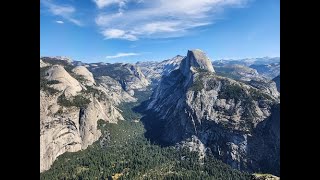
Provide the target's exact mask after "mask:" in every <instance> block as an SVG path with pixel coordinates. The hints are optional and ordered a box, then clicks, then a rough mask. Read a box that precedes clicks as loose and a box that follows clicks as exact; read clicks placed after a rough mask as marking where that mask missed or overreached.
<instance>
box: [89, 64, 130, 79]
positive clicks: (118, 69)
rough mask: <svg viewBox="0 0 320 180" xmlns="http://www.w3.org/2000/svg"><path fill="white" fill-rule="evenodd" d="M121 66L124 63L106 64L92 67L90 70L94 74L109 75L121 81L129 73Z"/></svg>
mask: <svg viewBox="0 0 320 180" xmlns="http://www.w3.org/2000/svg"><path fill="white" fill-rule="evenodd" d="M123 66H124V64H121V63H115V64H107V65H103V66H100V67H98V68H95V69H92V71H93V73H94V75H95V76H109V77H112V78H113V79H115V80H117V81H121V80H124V79H125V78H126V77H127V76H130V75H131V73H130V71H129V70H128V69H127V68H125V67H123Z"/></svg>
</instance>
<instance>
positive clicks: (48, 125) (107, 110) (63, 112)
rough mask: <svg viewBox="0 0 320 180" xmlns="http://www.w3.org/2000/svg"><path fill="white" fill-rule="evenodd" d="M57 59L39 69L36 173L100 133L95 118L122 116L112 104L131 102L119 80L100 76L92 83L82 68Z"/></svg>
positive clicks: (89, 142)
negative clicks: (107, 79)
mask: <svg viewBox="0 0 320 180" xmlns="http://www.w3.org/2000/svg"><path fill="white" fill-rule="evenodd" d="M56 62H58V63H59V65H55V63H56ZM60 62H61V61H60V60H54V61H51V59H50V63H48V64H47V66H42V67H41V68H40V85H41V86H40V172H43V171H45V170H48V169H49V168H50V166H51V165H52V163H53V162H54V161H55V160H56V159H57V157H58V156H59V155H61V154H63V153H65V152H75V151H79V150H82V149H86V148H87V147H88V146H89V145H91V144H92V143H93V142H95V141H96V140H98V139H99V137H100V135H101V132H100V130H98V129H97V121H98V120H99V119H102V120H104V121H107V122H110V123H117V121H118V120H123V117H122V115H121V114H120V112H119V111H118V109H117V107H116V106H117V105H118V104H119V103H121V102H130V101H135V99H134V98H133V97H131V96H129V95H128V94H127V93H126V92H124V91H123V90H122V88H121V85H120V84H119V83H118V84H116V86H113V85H112V83H111V84H109V85H107V84H106V81H104V80H101V79H99V82H98V83H96V82H95V80H94V79H93V78H92V75H91V74H90V72H89V71H88V70H87V69H85V68H84V67H76V68H75V67H71V66H69V65H70V64H69V63H68V64H60ZM62 62H64V61H62ZM40 66H41V62H40ZM65 68H68V69H69V70H70V72H67V71H66V70H65ZM71 69H72V71H71ZM73 76H75V77H73ZM76 76H81V77H82V78H81V79H84V80H85V81H83V82H79V81H78V80H77V79H76V78H78V77H76ZM102 79H103V77H102ZM101 81H102V82H101ZM111 81H112V80H111ZM100 82H101V84H100ZM112 82H113V83H114V82H116V83H117V81H115V80H113V81H112ZM82 83H83V84H82ZM88 83H89V84H88ZM86 86H87V88H86ZM88 86H89V87H88Z"/></svg>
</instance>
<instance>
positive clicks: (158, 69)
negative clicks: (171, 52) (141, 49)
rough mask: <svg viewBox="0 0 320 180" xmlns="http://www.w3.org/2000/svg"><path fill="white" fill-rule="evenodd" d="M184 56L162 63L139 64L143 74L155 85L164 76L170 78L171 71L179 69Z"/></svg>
mask: <svg viewBox="0 0 320 180" xmlns="http://www.w3.org/2000/svg"><path fill="white" fill-rule="evenodd" d="M183 58H184V56H180V55H177V56H175V57H173V58H171V59H167V60H164V61H161V62H150V61H148V62H137V63H136V65H137V66H139V67H140V69H141V72H142V73H143V74H144V75H145V77H146V78H147V79H149V81H150V82H152V83H153V84H158V82H159V81H160V79H161V77H162V76H168V75H169V74H170V72H171V71H173V70H176V69H178V68H179V66H180V63H181V61H182V59H183Z"/></svg>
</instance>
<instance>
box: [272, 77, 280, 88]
mask: <svg viewBox="0 0 320 180" xmlns="http://www.w3.org/2000/svg"><path fill="white" fill-rule="evenodd" d="M272 80H273V81H274V82H275V83H276V86H277V90H278V91H279V92H280V75H279V76H277V77H275V78H273V79H272Z"/></svg>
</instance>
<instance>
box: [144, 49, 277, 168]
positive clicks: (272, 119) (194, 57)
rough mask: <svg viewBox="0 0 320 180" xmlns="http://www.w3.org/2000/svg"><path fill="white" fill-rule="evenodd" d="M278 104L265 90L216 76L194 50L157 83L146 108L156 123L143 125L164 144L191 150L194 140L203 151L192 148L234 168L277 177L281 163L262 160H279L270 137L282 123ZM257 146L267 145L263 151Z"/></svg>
mask: <svg viewBox="0 0 320 180" xmlns="http://www.w3.org/2000/svg"><path fill="white" fill-rule="evenodd" d="M279 102H280V101H279V99H278V96H277V95H273V94H272V93H269V92H268V91H263V90H260V89H257V88H256V87H253V86H250V85H248V84H244V83H241V82H238V81H235V80H232V79H229V78H225V77H220V76H217V75H216V74H215V73H214V69H213V67H212V64H211V62H210V60H209V59H208V58H207V57H206V55H205V53H203V52H202V51H200V50H192V51H188V55H187V57H185V58H184V59H183V60H182V62H181V65H180V67H179V69H177V70H175V71H172V72H171V73H170V74H169V76H167V77H163V78H162V80H161V81H160V83H159V86H158V87H157V89H156V90H155V92H154V94H153V96H152V98H151V100H150V101H149V104H148V107H147V109H148V111H149V113H151V114H153V116H154V117H156V118H153V120H149V122H146V126H147V127H149V130H150V129H152V126H156V127H154V128H159V129H160V130H159V132H158V134H157V135H156V137H157V138H158V139H160V140H161V141H162V142H164V143H170V144H175V143H181V142H186V143H188V142H189V145H190V142H193V141H195V139H196V140H199V141H200V143H197V144H200V145H201V144H204V146H205V148H194V149H201V151H203V152H206V151H211V152H212V153H213V154H214V155H215V156H216V157H218V158H220V159H221V160H223V161H224V162H226V163H228V164H230V165H231V166H232V167H234V168H237V169H242V170H249V171H253V170H255V171H258V170H260V171H272V172H271V173H275V174H278V173H279V164H280V163H279V159H268V158H266V157H267V156H273V157H279V133H274V132H279V126H277V125H274V124H277V123H278V122H279V121H280V118H279V117H278V116H279V115H273V112H274V111H275V110H274V109H275V108H274V107H275V106H276V104H278V103H279ZM267 121H268V123H267ZM262 124H264V125H262ZM269 129H273V130H272V132H271V131H269ZM264 131H268V132H270V133H269V135H263V133H261V132H264ZM257 142H268V143H266V144H264V147H263V148H262V147H261V146H260V145H259V143H257ZM186 143H184V144H186ZM191 144H195V143H191ZM191 149H192V148H191ZM203 152H202V153H203ZM251 152H255V153H251ZM262 162H266V163H265V164H267V165H265V166H262V165H261V163H262ZM270 167H274V168H270Z"/></svg>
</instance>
